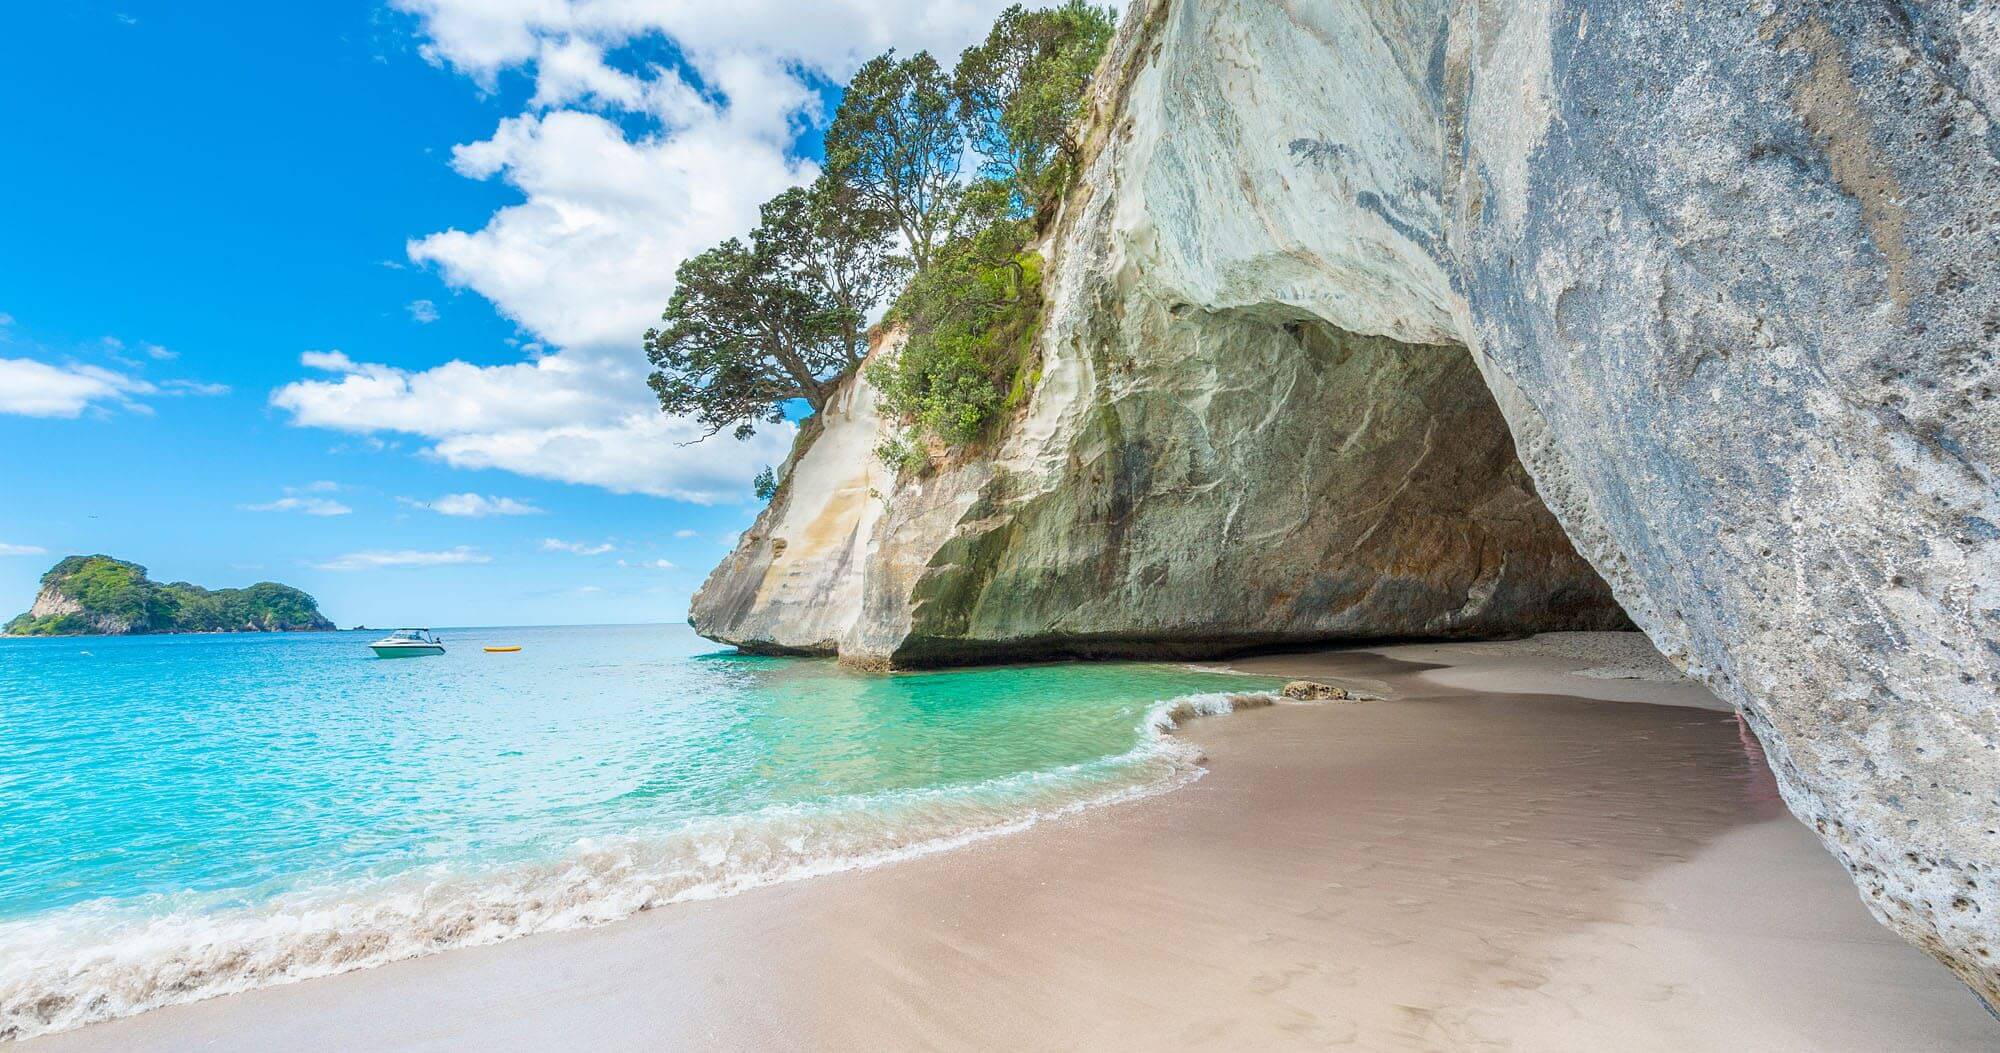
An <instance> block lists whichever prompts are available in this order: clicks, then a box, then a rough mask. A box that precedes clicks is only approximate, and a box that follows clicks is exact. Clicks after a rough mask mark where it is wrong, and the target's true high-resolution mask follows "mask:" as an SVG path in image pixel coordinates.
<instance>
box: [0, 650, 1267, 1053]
mask: <svg viewBox="0 0 2000 1053" xmlns="http://www.w3.org/2000/svg"><path fill="white" fill-rule="evenodd" d="M381 635H382V633H380V632H340V633H313V634H291V635H284V634H233V635H214V636H156V637H143V636H142V637H71V638H61V639H33V640H0V1038H15V1037H24V1036H28V1035H35V1034H41V1033H45V1032H48V1031H55V1030H62V1029H65V1028H69V1027H74V1026H77V1025H79V1024H83V1023H87V1022H90V1021H93V1020H100V1019H107V1018H110V1017H114V1016H121V1015H126V1014H129V1013H133V1012H138V1011H140V1010H143V1009H148V1008H152V1007H155V1006H160V1005H167V1004H171V1003H175V1002H184V1001H191V1000H194V999H198V998H204V997H208V996H212V995H216V994H222V993H226V992H230V991H238V990H244V989H248V988H252V987H259V986H264V985H267V984H273V983H284V982H289V981H293V980H298V979H304V978H307V977H313V976H323V975H328V974H332V973H337V972H343V971H347V970H349V969H356V968H364V967H367V966H371V965H377V964H381V963H383V962H388V961H393V960H396V959H400V958H407V957H413V956H417V955H421V954H428V953H432V952H435V951H439V950H444V949H448V948H451V947H460V946H469V945H475V944H483V943H491V942H495V941H499V940H504V939H508V938H511V937H514V936H521V935H527V934H530V933H536V932H549V931H555V930H560V929H568V928H575V927H580V926H587V925H593V924H598V923H602V922H606V921H610V920H614V919H617V918H620V917H624V916H627V915H629V914H632V913H633V912H635V911H639V910H643V909H648V908H652V907H657V906H662V905H666V904H671V903H675V902H678V901H684V900H690V899H700V898H708V897H714V896H723V895H729V894H731V893H734V892H738V891H741V890H744V889H749V888H754V887H757V886H760V885H766V884H770V883H773V882H778V881H786V880H793V879H799V878H808V877H811V876H814V875H817V874H824V873H831V872H835V871H841V870H848V869H853V868H856V867H863V866H869V865H874V864H878V863H882V862H887V861H891V860H895V859H899V858H904V857H908V856H911V855H915V854H921V853H925V852H931V851H938V850H942V849H946V848H950V847H952V846H955V845H959V844H963V843H966V842H968V841H971V840H975V839H978V838H983V837H989V836H993V835H996V834H1000V833H1005V832H1007V831H1010V830H1015V829H1020V828H1022V827H1025V826H1027V825H1029V824H1032V823H1034V822H1036V821H1039V820H1041V819H1044V818H1048V817H1051V816H1055V815H1061V814H1066V813H1068V812H1072V811H1075V810H1078V809H1082V808H1087V807H1090V806H1093V805H1096V804H1102V803H1108V802H1112V801H1117V800H1122V799H1129V798H1132V797H1136V796H1142V795H1146V794H1152V793H1158V792H1162V791H1164V790H1168V789H1171V788H1173V787H1175V786H1179V785H1182V784H1184V783H1186V782H1188V781H1190V780H1192V779H1194V778H1197V777H1199V775H1200V771H1201V769H1200V767H1199V766H1198V764H1197V763H1196V761H1197V759H1198V758H1197V756H1196V754H1195V751H1194V750H1193V749H1192V748H1190V747H1188V746H1186V745H1184V744H1181V743H1177V742H1176V741H1174V740H1173V739H1172V738H1171V737H1169V736H1168V735H1167V734H1166V732H1167V731H1168V730H1169V729H1170V728H1171V726H1172V725H1173V723H1174V721H1175V720H1176V719H1180V718H1184V717H1185V716H1186V715H1188V714H1190V713H1197V712H1224V711H1226V710H1227V709H1228V708H1230V706H1231V705H1232V695H1234V694H1237V693H1257V692H1265V691H1269V690H1271V689H1272V688H1273V687H1274V686H1275V685H1274V683H1273V682H1271V681H1268V680H1264V679H1260V678H1254V677H1242V676H1235V675H1229V674H1222V673H1213V672H1205V671H1200V670H1195V669H1191V668H1187V667H1181V666H1172V665H1159V664H1136V663H1091V664H1082V663H1072V664H1061V665H1038V666H1010V667H999V668H988V669H976V670H954V671H944V672H933V673H900V674H863V673H855V672H850V671H847V670H843V669H841V668H840V667H839V666H837V665H836V664H835V663H833V662H831V661H827V660H817V659H792V658H760V657H750V656H744V655H738V654H736V653H734V652H733V651H728V650H719V649H718V648H717V647H716V645H714V644H712V643H709V642H707V641H704V640H701V639H700V638H698V637H696V636H695V635H694V634H693V633H692V632H690V631H689V630H688V629H686V628H685V627H679V626H602V627H560V628H519V629H458V630H440V635H442V636H443V637H444V639H445V642H446V644H447V646H448V648H449V650H448V652H447V653H446V654H445V655H442V656H437V657H429V658H411V659H399V660H381V659H377V658H375V657H374V656H373V655H372V654H371V652H370V651H369V650H368V648H367V643H368V641H370V640H373V639H376V638H378V637H379V636H381ZM505 644H519V645H521V646H522V648H523V650H522V651H521V652H520V653H518V654H487V653H484V652H482V651H481V647H482V646H487V645H505Z"/></svg>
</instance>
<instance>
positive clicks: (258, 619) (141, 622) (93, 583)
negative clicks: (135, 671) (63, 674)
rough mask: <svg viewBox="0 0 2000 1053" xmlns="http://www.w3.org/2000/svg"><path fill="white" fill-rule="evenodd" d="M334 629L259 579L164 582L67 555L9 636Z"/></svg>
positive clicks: (131, 568)
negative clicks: (235, 583)
mask: <svg viewBox="0 0 2000 1053" xmlns="http://www.w3.org/2000/svg"><path fill="white" fill-rule="evenodd" d="M333 627H334V626H333V623H332V622H331V621H328V620H327V618H326V616H324V615H322V614H320V612H319V603H318V602H317V601H315V600H314V599H313V598H312V597H311V596H308V595H306V594H305V593H303V592H300V591H299V590H298V589H295V588H292V587H291V586H289V585H280V584H277V583H276V582H270V581H261V582H258V583H257V584H255V585H252V586H250V587H249V588H244V589H204V588H202V587H201V586H199V585H190V584H188V583H187V582H185V581H175V582H169V583H166V584H161V583H160V582H157V581H154V580H152V579H151V578H148V577H147V576H146V568H145V567H142V566H140V565H139V564H137V563H128V562H126V561H125V560H122V559H113V558H112V557H110V556H104V555H96V556H70V557H68V558H67V559H64V560H63V561H62V562H60V563H57V564H56V565H55V566H54V567H51V568H49V572H48V573H46V574H44V575H42V591H41V592H40V593H39V594H38V595H36V597H35V605H34V606H33V607H32V608H31V609H29V611H28V612H27V613H26V614H22V615H20V616H18V617H16V618H15V619H14V620H13V621H10V622H8V623H7V625H6V628H5V629H4V630H0V634H4V635H7V636H87V635H105V636H119V635H136V634H141V633H214V632H319V631H326V630H330V629H332V628H333Z"/></svg>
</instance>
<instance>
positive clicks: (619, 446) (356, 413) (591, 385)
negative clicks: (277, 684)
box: [271, 351, 792, 504]
mask: <svg viewBox="0 0 2000 1053" xmlns="http://www.w3.org/2000/svg"><path fill="white" fill-rule="evenodd" d="M300 360H301V364H303V365H305V366H307V367H308V368H311V369H317V370H320V371H322V372H325V373H329V374H332V376H331V377H329V378H327V379H319V380H301V381H297V382H294V383H291V384H287V385H285V386H284V387H282V388H279V389H278V390H277V391H276V392H274V393H273V394H272V396H271V402H272V403H273V404H274V405H276V406H278V407H279V408H281V409H285V410H288V411H290V412H291V414H292V419H293V422H294V423H296V424H302V425H311V426H316V427H323V428H333V429H337V430H340V431H347V432H354V433H358V434H360V433H367V432H372V431H401V432H409V433H412V434H416V435H421V436H423V437H425V438H427V439H430V440H432V445H431V446H430V447H429V448H428V451H427V452H428V453H429V455H430V456H432V457H434V458H436V459H438V460H440V461H443V462H444V463H445V464H448V465H451V466H453V467H456V468H498V469H503V470H506V471H510V472H514V473H516V474H518V475H525V476H530V477H533V478H538V479H553V480H557V481H561V482H571V483H583V484H586V485H590V486H599V487H603V488H604V489H607V490H611V491H614V492H617V493H639V494H651V495H654V496H658V497H672V498H678V499H681V500H685V501H693V502H697V503H704V504H714V503H718V502H722V501H729V500H738V499H741V498H742V497H743V496H744V494H745V493H746V492H747V491H748V489H749V480H750V478H751V477H752V476H754V475H755V474H756V473H757V470H758V469H759V468H761V467H763V466H764V465H766V464H774V463H776V462H778V461H780V460H782V459H783V458H784V456H785V454H786V452H787V451H788V450H789V449H790V446H791V438H792V427H791V425H789V424H784V425H775V426H769V427H767V428H765V429H764V430H763V431H762V432H760V433H759V434H758V435H756V436H755V437H753V438H751V439H749V440H747V441H744V442H738V441H736V440H734V439H731V438H728V437H727V436H717V437H715V438H713V439H710V440H708V441H707V442H703V443H701V444H700V445H698V446H690V445H687V444H688V443H690V442H692V441H693V440H696V439H699V438H701V436H702V429H701V427H700V426H699V425H696V424H694V423H693V422H691V421H686V420H680V419H676V418H671V417H667V416H664V415H662V414H661V413H660V412H659V411H658V409H656V408H654V407H651V406H648V405H646V404H645V403H644V402H643V401H641V400H639V399H635V398H634V395H635V394H636V395H639V396H643V395H644V393H645V379H644V374H643V372H642V371H641V370H639V369H637V368H636V367H633V366H629V365H626V364H622V363H619V362H616V361H612V360H608V359H607V358H605V357H602V356H594V355H590V354H587V353H583V352H565V353H562V354H555V355H548V356H545V357H542V358H539V359H536V360H534V361H532V362H521V363H515V364H511V365H505V366H474V365H471V364H469V363H465V362H456V361H454V362H447V363H445V364H444V365H441V366H437V367H434V368H431V369H427V370H418V371H410V370H404V369H398V368H395V367H392V366H386V365H378V364H372V363H363V362H355V361H354V360H352V359H350V358H349V357H348V356H347V355H345V354H343V353H341V352H339V351H308V352H306V353H305V354H304V355H303V356H301V359H300Z"/></svg>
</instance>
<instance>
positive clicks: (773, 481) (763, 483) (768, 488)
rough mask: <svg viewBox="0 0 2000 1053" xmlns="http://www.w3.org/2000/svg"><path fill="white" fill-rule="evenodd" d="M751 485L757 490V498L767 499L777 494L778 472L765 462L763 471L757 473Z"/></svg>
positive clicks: (760, 499)
mask: <svg viewBox="0 0 2000 1053" xmlns="http://www.w3.org/2000/svg"><path fill="white" fill-rule="evenodd" d="M752 485H753V486H754V487H755V489H756V491H757V500H759V501H769V500H770V499H771V498H773V497H776V496H778V473H777V472H776V471H773V470H772V468H771V466H770V465H768V464H767V465H765V466H764V470H763V471H761V472H758V473H757V478H756V481H755V482H754V483H753V484H752Z"/></svg>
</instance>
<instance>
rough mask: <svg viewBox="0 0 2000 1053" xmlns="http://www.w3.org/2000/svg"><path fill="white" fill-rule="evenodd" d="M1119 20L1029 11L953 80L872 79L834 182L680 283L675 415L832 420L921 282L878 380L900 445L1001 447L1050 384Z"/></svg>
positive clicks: (895, 65) (998, 29) (1060, 10)
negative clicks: (1089, 134) (1091, 144)
mask: <svg viewBox="0 0 2000 1053" xmlns="http://www.w3.org/2000/svg"><path fill="white" fill-rule="evenodd" d="M1113 20H1114V16H1113V14H1112V12H1111V11H1109V10H1108V9H1106V10H1100V9H1098V8H1095V7H1092V6H1090V5H1089V4H1086V3H1083V2H1081V0H1069V2H1068V3H1065V4H1064V5H1062V6H1060V7H1057V8H1053V9H1050V10H1045V11H1028V10H1025V9H1023V8H1021V7H1020V6H1018V5H1016V6H1014V7H1010V8H1008V9H1007V10H1006V11H1005V12H1002V14H1001V16H1000V18H999V20H998V21H997V22H995V23H994V26H993V28H992V30H991V32H989V33H988V34H987V37H986V39H985V40H984V41H983V42H981V43H980V44H978V45H976V46H974V47H971V48H968V49H966V51H965V53H964V54H963V55H962V56H961V57H960V58H959V62H958V65H957V67H956V68H955V69H954V70H953V71H952V72H951V73H950V74H949V75H947V74H946V73H945V71H944V69H943V68H942V67H941V66H940V65H939V64H938V62H937V60H936V59H935V58H933V57H932V56H931V55H930V54H929V53H927V52H921V51H920V52H918V53H916V54H915V55H912V56H910V57H908V58H898V57H897V56H896V53H895V52H893V51H891V52H887V53H885V54H882V55H879V56H877V57H876V58H874V59H871V60H870V61H868V62H867V63H865V64H863V65H862V67H861V69H860V70H859V71H858V72H857V73H856V74H855V76H854V79H853V80H852V81H851V82H849V84H848V86H847V91H846V94H845V95H844V96H843V98H842V100H841V103H840V106H839V108H838V110H837V112H836V113H835V115H834V119H833V122H832V124H831V126H830V127H829V128H828V129H827V133H826V162H827V163H826V171H825V173H824V174H823V175H822V176H821V177H820V179H819V181H818V182H816V183H815V184H814V185H813V186H812V187H811V188H810V189H807V190H788V191H786V192H785V193H784V194H781V195H779V196H778V197H777V198H774V199H772V201H770V202H768V203H766V204H765V206H764V210H763V216H762V222H761V223H760V224H759V226H758V227H757V229H756V230H755V231H752V232H751V234H750V236H749V238H748V240H747V241H745V240H742V239H736V238H732V239H730V240H728V241H725V242H723V243H722V244H721V245H718V246H716V247H715V248H712V249H710V250H708V251H707V252H704V253H701V254H700V255H697V256H695V257H693V258H691V259H689V260H688V261H687V262H686V263H684V264H682V265H681V267H680V269H679V271H678V272H677V273H676V275H675V279H676V288H675V290H674V294H673V297H672V300H671V301H670V302H669V303H668V305H667V309H666V311H665V313H664V315H663V316H662V320H663V321H664V322H665V325H664V326H662V327H661V328H657V329H653V330H649V331H648V332H647V333H646V354H647V358H648V359H649V360H650V361H651V362H652V364H653V366H654V367H655V371H654V372H653V373H652V375H651V376H650V377H649V378H648V380H649V383H650V384H651V386H652V388H653V392H654V394H655V395H656V396H657V397H658V398H659V402H660V407H661V409H662V410H664V411H665V412H668V413H672V414H675V415H677V416H689V417H693V418H694V419H696V420H697V421H699V422H701V423H702V424H703V425H705V426H706V427H707V428H708V432H707V435H713V434H715V433H716V432H718V431H721V430H723V429H725V428H727V429H731V430H732V433H733V434H734V435H735V436H736V437H737V438H747V437H749V436H750V435H752V434H754V433H755V431H756V426H757V424H758V423H759V422H770V423H776V422H778V421H781V420H783V419H785V415H786V410H787V406H788V405H789V404H792V403H794V402H796V401H804V402H805V403H806V404H807V405H808V406H809V407H810V408H811V410H812V411H813V412H814V413H817V412H819V411H820V410H821V409H823V408H824V406H825V404H826V399H827V398H828V396H829V395H830V394H831V393H832V391H833V389H834V386H835V385H836V384H837V383H838V382H839V381H840V380H841V379H842V378H843V377H845V376H846V375H848V374H849V373H851V372H852V371H853V370H854V369H855V368H856V367H858V366H859V365H860V362H861V359H862V356H863V355H864V354H865V352H866V334H865V329H864V323H865V319H866V318H867V317H868V315H869V314H870V313H871V312H872V311H873V310H874V309H875V307H876V306H877V305H879V304H880V303H881V302H882V300H883V298H884V297H886V296H887V295H888V294H889V293H890V291H891V290H893V289H894V288H895V286H896V285H897V284H898V283H900V282H901V281H902V280H903V279H904V278H905V276H906V275H907V276H908V278H909V281H908V284H907V286H906V287H905V288H904V289H903V292H902V294H901V295H900V296H899V297H898V298H897V300H896V303H895V306H894V309H893V312H892V318H893V319H894V320H895V321H896V322H897V323H899V324H901V325H902V326H904V327H905V328H906V329H907V331H908V334H909V337H908V340H907V341H906V343H905V344H904V347H903V350H902V352H901V354H900V357H899V358H898V360H897V361H895V362H891V363H883V364H881V365H880V366H879V367H878V368H877V369H876V370H874V371H872V372H871V374H870V377H871V381H872V382H874V383H875V384H876V385H877V386H878V387H879V388H880V389H881V391H882V393H883V396H884V405H885V407H886V410H887V412H888V413H889V414H890V415H892V416H893V417H895V418H896V419H898V420H900V421H901V422H903V423H904V424H906V425H908V426H909V428H910V434H909V435H908V436H907V437H906V438H905V439H902V440H898V441H897V442H895V443H892V444H891V445H892V446H894V447H896V449H897V450H900V451H910V450H922V449H925V448H927V447H928V445H929V444H930V443H933V442H942V443H945V444H963V443H968V442H973V441H976V440H978V439H980V438H981V437H983V436H985V435H986V434H988V433H989V431H990V429H991V427H992V425H993V422H994V421H995V420H997V419H998V418H999V415H1000V411H1001V410H1002V409H1003V408H1005V407H1006V406H1007V405H1009V404H1010V402H1012V401H1015V400H1017V399H1018V398H1019V397H1020V396H1021V394H1022V393H1023V392H1024V391H1025V389H1026V387H1027V385H1026V384H1025V383H1024V380H1025V378H1027V377H1029V376H1030V375H1031V374H1032V356H1033V344H1034V335H1035V329H1036V325H1037V321H1038V319H1039V316H1040V312H1041V303H1042V299H1041V274H1040V271H1041V259H1040V257H1039V256H1037V255H1035V254H1034V253H1033V252H1032V251H1031V245H1032V243H1033V242H1034V239H1035V237H1036V236H1037V234H1038V233H1039V231H1040V227H1041V225H1042V223H1044V222H1046V220H1047V218H1048V217H1049V216H1050V215H1052V214H1053V207H1052V206H1053V204H1054V203H1055V202H1056V201H1057V200H1059V199H1060V197H1061V195H1062V194H1063V193H1064V192H1066V190H1067V189H1068V186H1069V182H1070V180H1071V179H1072V178H1073V176H1074V172H1075V168H1076V164H1077V162H1078V160H1079V152H1080V146H1079V144H1078V143H1076V142H1075V141H1074V140H1073V138H1072V134H1073V126H1074V125H1075V123H1076V119H1077V117H1078V114H1079V112H1080V110H1081V106H1082V101H1083V98H1084V93H1085V90H1086V88H1087V86H1088V83H1089V78H1090V74H1091V71H1092V70H1093V69H1094V68H1095V66H1096V64H1097V61H1098V58H1099V57H1100V56H1101V55H1102V54H1103V52H1104V48H1105V46H1106V45H1107V44H1108V43H1109V41H1110V39H1111V31H1112V26H1113ZM969 154H970V155H971V157H972V158H973V159H974V161H975V163H976V165H977V168H978V178H976V179H970V180H968V173H967V172H966V171H965V168H966V165H967V161H968V155H969ZM899 239H900V241H901V243H902V246H903V248H904V249H905V250H906V251H907V252H908V255H909V258H908V259H907V260H905V259H903V258H902V257H900V256H898V255H897V254H896V253H895V251H893V250H894V246H895V243H896V242H897V240H899ZM707 435H704V436H703V437H704V438H706V437H707ZM891 456H892V458H894V457H901V456H902V454H901V453H893V452H892V454H891Z"/></svg>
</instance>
